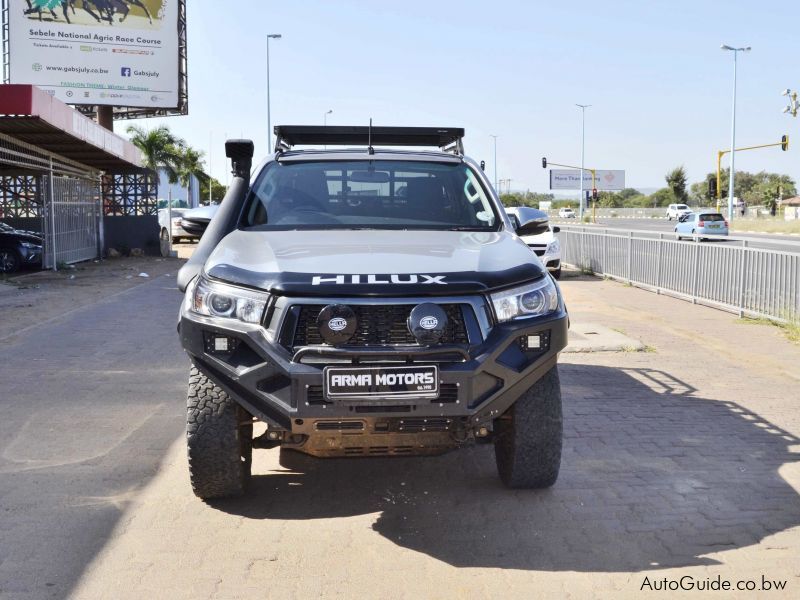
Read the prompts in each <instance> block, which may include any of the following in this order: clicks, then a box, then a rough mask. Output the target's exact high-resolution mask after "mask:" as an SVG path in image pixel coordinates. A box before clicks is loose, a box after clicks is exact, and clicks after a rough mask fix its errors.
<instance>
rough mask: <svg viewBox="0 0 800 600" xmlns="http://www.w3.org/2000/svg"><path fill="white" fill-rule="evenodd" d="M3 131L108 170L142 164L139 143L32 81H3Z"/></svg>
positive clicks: (0, 90)
mask: <svg viewBox="0 0 800 600" xmlns="http://www.w3.org/2000/svg"><path fill="white" fill-rule="evenodd" d="M0 133H2V134H5V135H7V136H10V137H12V138H15V139H17V140H19V141H21V142H25V143H27V144H30V145H32V146H35V147H37V148H41V149H43V150H47V151H48V152H52V153H54V154H57V155H60V156H62V157H64V158H68V159H70V160H73V161H76V162H79V163H82V164H84V165H86V166H88V167H91V168H93V169H97V170H99V171H105V172H107V173H125V172H131V171H138V170H140V169H141V167H142V155H141V152H140V151H139V149H138V148H137V147H136V146H134V145H133V144H131V143H130V142H129V141H128V140H126V139H125V138H123V137H120V136H118V135H116V134H115V133H113V132H111V131H108V130H107V129H105V128H103V127H101V126H100V125H98V124H97V123H95V122H94V121H92V120H91V119H89V118H87V117H84V116H83V115H82V114H81V113H79V112H78V111H77V110H75V109H74V108H71V107H70V106H68V105H66V104H64V103H63V102H61V101H60V100H56V99H55V98H53V97H52V96H50V95H49V94H48V93H47V92H44V91H42V90H41V89H39V88H37V87H36V86H33V85H19V84H5V85H0Z"/></svg>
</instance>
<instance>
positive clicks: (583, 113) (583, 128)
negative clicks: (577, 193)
mask: <svg viewBox="0 0 800 600" xmlns="http://www.w3.org/2000/svg"><path fill="white" fill-rule="evenodd" d="M575 106H577V107H578V108H580V109H581V197H580V203H579V204H578V206H579V207H580V209H579V210H578V219H579V220H580V222H581V223H583V174H584V173H585V172H586V170H585V168H584V155H585V148H586V109H587V108H589V107H590V106H591V104H576V105H575Z"/></svg>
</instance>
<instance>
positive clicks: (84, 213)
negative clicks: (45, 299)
mask: <svg viewBox="0 0 800 600" xmlns="http://www.w3.org/2000/svg"><path fill="white" fill-rule="evenodd" d="M0 218H2V219H3V220H4V221H5V222H7V223H8V224H9V225H12V226H14V227H18V228H20V229H25V230H33V231H35V232H37V233H41V235H42V237H43V240H44V244H43V246H44V256H43V265H42V266H43V267H44V268H47V269H51V268H57V267H58V265H59V264H60V263H66V264H69V263H74V262H78V261H82V260H89V259H92V258H96V257H97V256H99V255H100V251H101V249H102V242H103V240H102V236H103V233H102V232H103V226H102V207H101V200H100V178H99V173H98V172H97V171H94V170H93V169H90V168H89V167H86V166H84V165H81V164H80V163H77V162H75V161H72V160H69V159H67V158H65V157H63V156H59V155H56V154H53V153H52V152H47V151H46V150H43V149H41V148H38V147H36V146H32V145H31V144H27V143H25V142H23V141H21V140H17V139H16V138H13V137H11V136H8V135H5V134H2V133H0Z"/></svg>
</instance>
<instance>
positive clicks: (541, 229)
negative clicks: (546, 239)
mask: <svg viewBox="0 0 800 600" xmlns="http://www.w3.org/2000/svg"><path fill="white" fill-rule="evenodd" d="M548 231H550V227H549V226H548V224H547V219H545V220H540V219H531V220H530V221H523V222H522V224H521V225H520V226H519V227H517V235H518V236H520V237H522V236H525V235H539V234H542V233H547V232H548Z"/></svg>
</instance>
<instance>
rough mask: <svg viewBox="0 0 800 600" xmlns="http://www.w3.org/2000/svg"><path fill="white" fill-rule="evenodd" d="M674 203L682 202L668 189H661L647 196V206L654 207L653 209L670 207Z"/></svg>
mask: <svg viewBox="0 0 800 600" xmlns="http://www.w3.org/2000/svg"><path fill="white" fill-rule="evenodd" d="M674 202H680V200H678V199H677V198H676V197H675V193H674V192H673V191H672V190H671V189H670V188H668V187H665V188H661V189H660V190H658V191H657V192H654V193H652V194H650V195H649V196H647V206H652V207H653V208H658V207H659V206H669V205H670V204H672V203H674Z"/></svg>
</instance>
